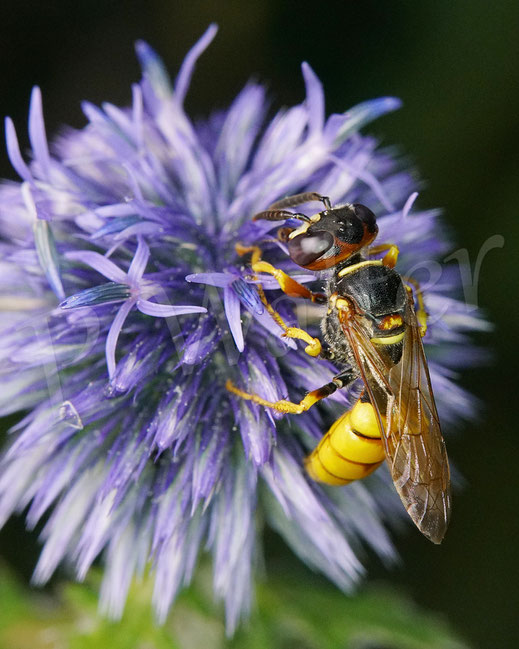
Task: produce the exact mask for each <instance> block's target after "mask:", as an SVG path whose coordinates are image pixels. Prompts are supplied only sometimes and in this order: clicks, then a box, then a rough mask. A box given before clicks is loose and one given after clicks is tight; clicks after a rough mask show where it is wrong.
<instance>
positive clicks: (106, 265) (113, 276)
mask: <svg viewBox="0 0 519 649" xmlns="http://www.w3.org/2000/svg"><path fill="white" fill-rule="evenodd" d="M65 257H66V258H67V259H72V260H74V261H79V262H81V263H83V264H86V265H87V266H90V267H91V268H93V269H94V270H97V272H98V273H101V275H104V276H105V277H107V278H108V279H110V280H111V281H112V282H117V283H118V284H126V283H127V282H128V278H127V276H126V273H124V272H123V271H122V270H121V269H120V268H119V267H118V266H116V265H115V264H114V263H113V261H110V260H109V259H107V258H106V257H103V255H100V254H99V253H98V252H93V251H91V250H72V251H70V252H66V253H65Z"/></svg>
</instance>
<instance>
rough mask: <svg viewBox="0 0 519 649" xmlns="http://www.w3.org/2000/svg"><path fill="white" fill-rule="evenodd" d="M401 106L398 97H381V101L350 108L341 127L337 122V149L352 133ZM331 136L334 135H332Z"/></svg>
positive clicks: (366, 102) (368, 102)
mask: <svg viewBox="0 0 519 649" xmlns="http://www.w3.org/2000/svg"><path fill="white" fill-rule="evenodd" d="M401 106H402V102H401V101H400V99H397V98H396V97H380V98H379V99H371V100H369V101H365V102H362V103H361V104H357V105H356V106H354V107H353V108H350V110H348V111H346V112H345V113H344V115H342V121H341V123H340V126H339V125H338V124H337V122H335V124H336V125H337V126H338V128H335V133H333V139H334V145H335V147H337V146H339V144H341V143H342V142H344V140H346V139H347V138H348V137H349V136H350V135H351V134H352V133H356V132H357V131H359V130H360V129H361V128H362V127H363V126H365V125H366V124H369V122H372V121H373V120H375V119H377V118H378V117H381V116H382V115H385V114H386V113H390V112H391V111H393V110H397V109H398V108H400V107H401ZM327 126H328V124H327ZM327 131H328V129H327V128H326V129H325V133H326V132H327ZM330 135H332V134H331V133H330Z"/></svg>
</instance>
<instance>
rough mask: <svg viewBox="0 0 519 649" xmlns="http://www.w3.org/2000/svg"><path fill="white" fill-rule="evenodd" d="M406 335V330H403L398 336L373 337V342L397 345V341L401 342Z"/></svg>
mask: <svg viewBox="0 0 519 649" xmlns="http://www.w3.org/2000/svg"><path fill="white" fill-rule="evenodd" d="M404 336H405V331H402V333H400V334H396V336H385V337H383V338H371V342H372V343H375V344H376V345H395V344H396V343H399V342H401V341H402V340H403V338H404Z"/></svg>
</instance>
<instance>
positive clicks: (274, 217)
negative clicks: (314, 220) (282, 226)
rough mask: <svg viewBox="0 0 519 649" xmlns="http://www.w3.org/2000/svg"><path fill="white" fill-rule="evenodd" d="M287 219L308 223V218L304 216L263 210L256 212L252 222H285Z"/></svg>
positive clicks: (284, 211) (282, 211)
mask: <svg viewBox="0 0 519 649" xmlns="http://www.w3.org/2000/svg"><path fill="white" fill-rule="evenodd" d="M287 219H298V220H299V221H307V222H309V221H310V218H309V217H308V216H306V214H299V213H296V214H294V213H293V212H287V210H265V211H264V212H258V214H255V215H254V216H253V217H252V220H253V221H259V220H263V221H286V220H287Z"/></svg>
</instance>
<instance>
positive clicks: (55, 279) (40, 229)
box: [33, 219, 65, 300]
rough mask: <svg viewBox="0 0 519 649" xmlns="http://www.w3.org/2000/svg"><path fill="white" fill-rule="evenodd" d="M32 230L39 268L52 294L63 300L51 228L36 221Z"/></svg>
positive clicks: (44, 222) (42, 222)
mask: <svg viewBox="0 0 519 649" xmlns="http://www.w3.org/2000/svg"><path fill="white" fill-rule="evenodd" d="M33 229H34V244H35V246H36V252H37V254H38V260H39V262H40V266H41V268H42V270H43V272H44V273H45V276H46V277H47V280H48V282H49V285H50V287H51V288H52V290H53V291H54V293H55V294H56V295H57V297H58V298H59V299H60V300H63V299H64V298H65V291H64V290H63V284H62V283H61V277H60V272H59V259H58V252H57V250H56V244H55V243H54V237H53V236H52V230H51V226H50V225H49V223H48V222H47V221H42V220H40V219H37V220H36V221H35V223H34V226H33Z"/></svg>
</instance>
